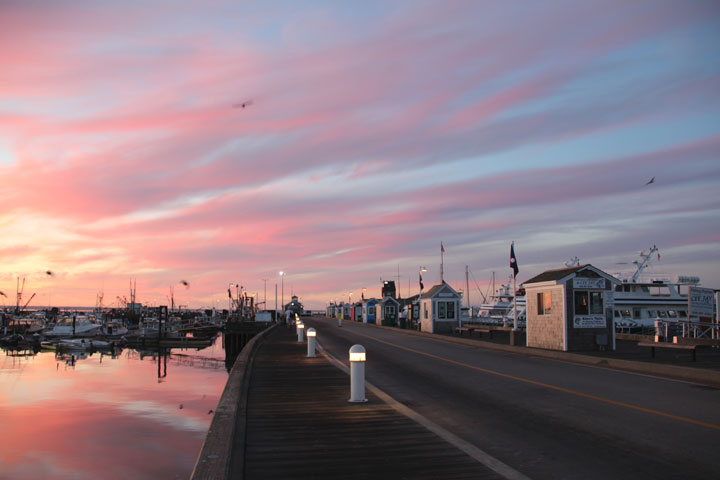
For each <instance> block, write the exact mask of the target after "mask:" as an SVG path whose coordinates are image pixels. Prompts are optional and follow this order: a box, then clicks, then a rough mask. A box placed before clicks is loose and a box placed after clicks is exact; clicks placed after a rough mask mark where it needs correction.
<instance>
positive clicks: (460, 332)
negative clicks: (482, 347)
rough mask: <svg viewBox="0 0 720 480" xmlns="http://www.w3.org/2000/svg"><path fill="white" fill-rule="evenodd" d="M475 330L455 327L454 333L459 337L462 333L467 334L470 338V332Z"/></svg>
mask: <svg viewBox="0 0 720 480" xmlns="http://www.w3.org/2000/svg"><path fill="white" fill-rule="evenodd" d="M473 330H475V327H455V333H459V334H460V335H462V334H463V332H468V335H470V336H471V337H472V332H473Z"/></svg>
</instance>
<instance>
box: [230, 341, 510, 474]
mask: <svg viewBox="0 0 720 480" xmlns="http://www.w3.org/2000/svg"><path fill="white" fill-rule="evenodd" d="M306 354H307V346H306V344H304V343H303V344H300V343H298V342H297V336H296V335H295V330H294V329H288V328H286V327H281V328H278V329H276V330H275V331H273V332H272V333H270V334H269V336H268V338H267V339H266V340H265V341H264V342H263V344H262V345H261V346H260V347H259V349H258V351H257V354H256V356H255V359H254V362H253V366H252V373H251V377H250V388H249V394H248V399H247V423H246V425H245V432H246V435H245V437H244V438H245V442H244V445H243V442H242V441H240V442H238V443H236V446H235V449H234V451H233V463H232V465H231V472H230V473H231V475H230V478H245V479H273V478H277V479H295V478H308V479H324V478H326V479H337V478H343V479H361V478H362V479H377V478H393V479H404V478H407V479H437V478H442V479H460V478H473V479H483V478H502V477H500V476H499V475H498V474H497V473H495V472H493V471H492V470H490V469H489V468H487V467H486V466H484V465H482V464H481V463H479V462H477V461H476V460H474V459H473V458H471V457H470V456H469V455H467V454H465V453H464V452H462V451H461V450H459V449H458V448H456V447H455V446H453V445H451V444H449V443H447V442H446V441H444V440H443V439H441V438H440V437H438V436H437V435H435V434H434V433H432V432H430V431H429V430H427V429H425V428H424V427H422V426H420V425H419V424H417V423H415V422H414V421H412V420H410V419H409V418H407V417H405V416H404V415H402V414H400V413H398V412H397V411H396V410H394V409H393V408H391V407H390V406H388V405H387V404H385V403H383V402H382V401H381V400H379V399H378V398H377V397H376V396H375V395H373V394H372V393H371V392H369V391H367V392H366V396H367V398H368V400H369V401H368V402H367V403H363V404H357V403H349V402H348V398H349V396H350V378H349V376H348V375H347V374H346V373H344V372H342V371H341V370H339V369H338V368H337V367H336V366H334V365H332V364H331V363H330V362H329V360H328V359H327V358H325V357H323V356H322V355H319V356H318V357H317V358H307V357H306Z"/></svg>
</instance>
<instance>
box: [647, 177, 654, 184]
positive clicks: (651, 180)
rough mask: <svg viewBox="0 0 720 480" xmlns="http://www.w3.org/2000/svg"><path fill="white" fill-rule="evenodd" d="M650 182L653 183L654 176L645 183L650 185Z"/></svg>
mask: <svg viewBox="0 0 720 480" xmlns="http://www.w3.org/2000/svg"><path fill="white" fill-rule="evenodd" d="M651 183H655V177H652V178H651V179H650V181H649V182H647V183H646V184H645V185H650V184H651Z"/></svg>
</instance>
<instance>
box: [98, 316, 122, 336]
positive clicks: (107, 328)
mask: <svg viewBox="0 0 720 480" xmlns="http://www.w3.org/2000/svg"><path fill="white" fill-rule="evenodd" d="M100 334H101V335H104V336H105V337H111V338H115V337H117V338H120V337H122V336H123V335H127V334H128V329H127V327H126V326H125V325H123V323H122V322H121V321H119V320H106V321H105V323H104V324H103V325H102V327H101V328H100Z"/></svg>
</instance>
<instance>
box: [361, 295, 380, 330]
mask: <svg viewBox="0 0 720 480" xmlns="http://www.w3.org/2000/svg"><path fill="white" fill-rule="evenodd" d="M377 304H378V301H377V298H368V299H367V300H365V301H363V304H362V318H363V320H362V321H363V323H372V324H375V320H376V318H377V317H376V314H377V313H376V311H377Z"/></svg>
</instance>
